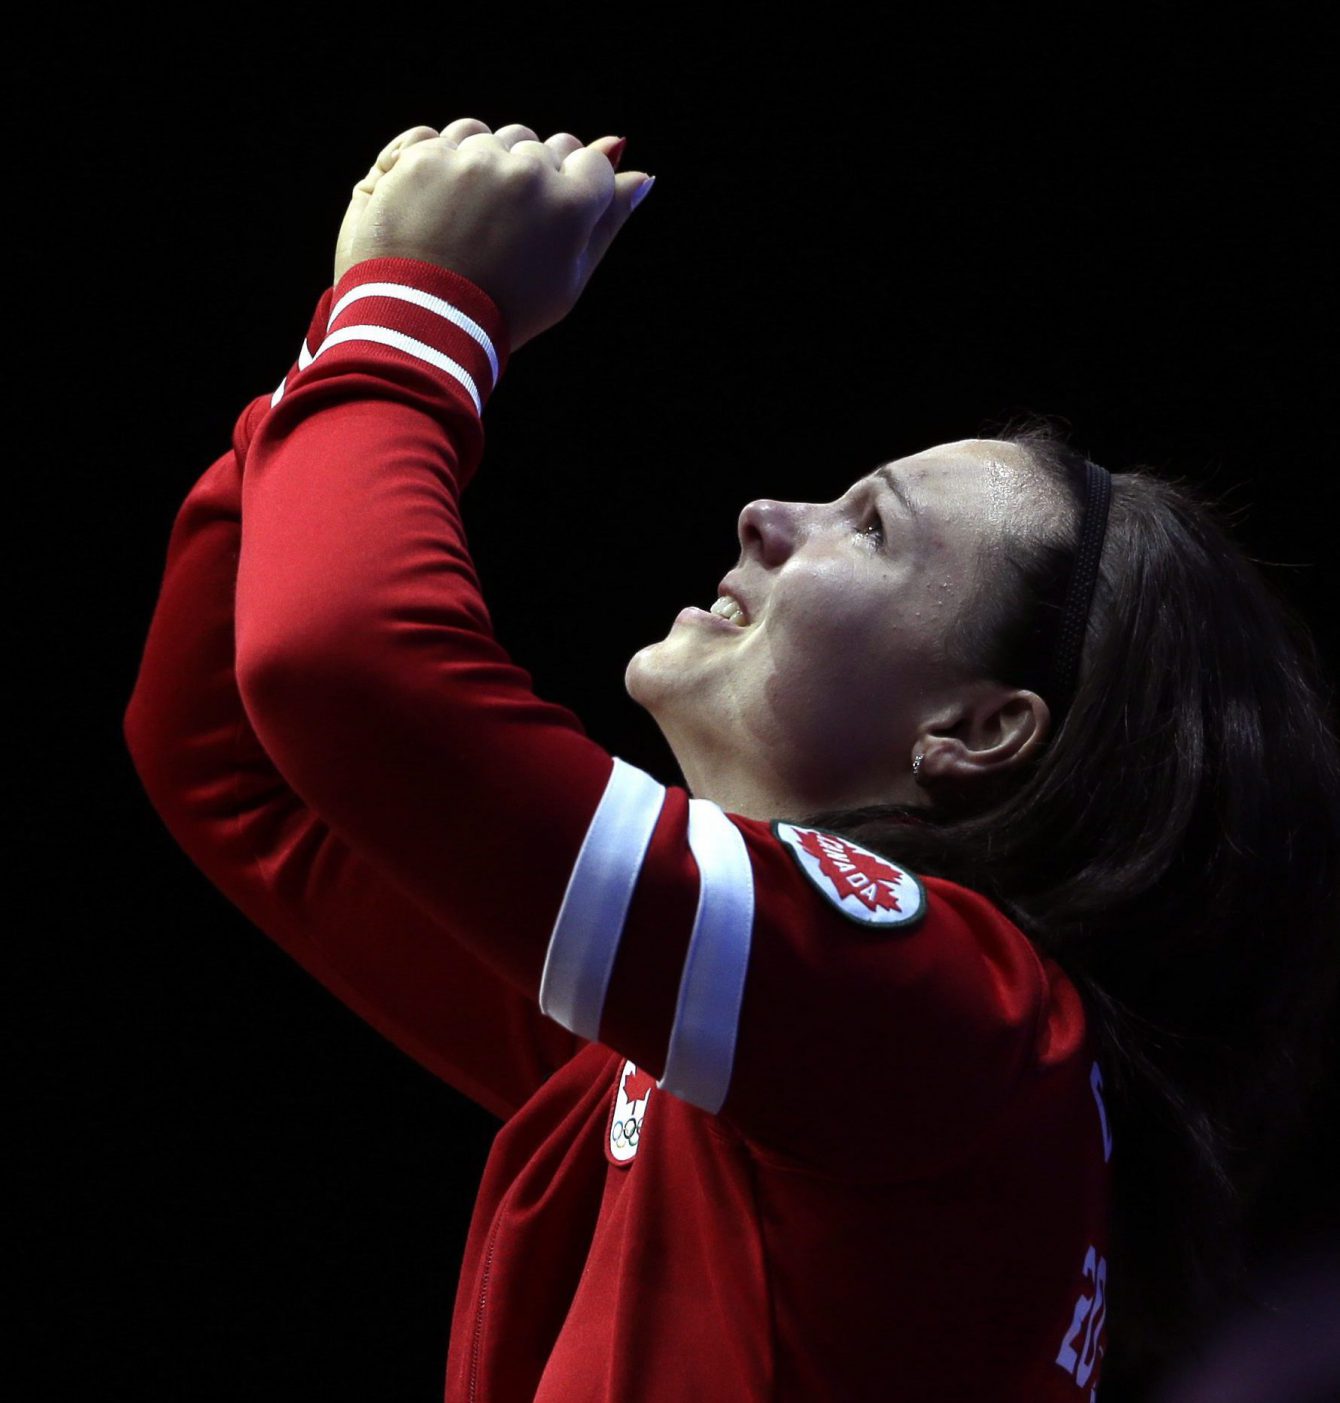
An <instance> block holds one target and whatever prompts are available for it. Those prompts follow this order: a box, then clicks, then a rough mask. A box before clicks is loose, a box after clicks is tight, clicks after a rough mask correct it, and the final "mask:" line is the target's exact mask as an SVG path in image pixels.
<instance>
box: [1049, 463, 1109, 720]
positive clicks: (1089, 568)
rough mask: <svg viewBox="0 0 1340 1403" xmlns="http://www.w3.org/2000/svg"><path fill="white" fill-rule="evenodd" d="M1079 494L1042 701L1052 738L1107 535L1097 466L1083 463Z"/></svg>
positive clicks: (1068, 696)
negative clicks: (1075, 540)
mask: <svg viewBox="0 0 1340 1403" xmlns="http://www.w3.org/2000/svg"><path fill="white" fill-rule="evenodd" d="M1080 490H1081V492H1082V494H1083V499H1084V506H1083V515H1082V516H1081V518H1080V526H1079V545H1078V546H1077V547H1076V548H1075V563H1074V566H1073V567H1072V568H1071V572H1070V586H1069V588H1068V590H1067V591H1066V600H1065V608H1064V610H1063V611H1062V614H1061V624H1060V628H1059V629H1058V630H1057V635H1056V649H1055V651H1054V653H1053V654H1052V665H1051V670H1050V672H1049V673H1048V683H1047V691H1046V692H1045V693H1044V695H1043V700H1044V701H1045V702H1046V703H1047V707H1048V710H1050V712H1051V715H1052V734H1053V735H1055V734H1056V732H1057V731H1058V730H1059V729H1060V725H1061V721H1062V720H1063V719H1064V717H1065V715H1066V713H1067V712H1068V711H1069V710H1070V703H1071V701H1072V699H1073V698H1074V695H1075V679H1076V673H1077V672H1078V670H1079V655H1080V650H1081V649H1082V648H1083V646H1084V631H1085V629H1086V627H1087V626H1088V622H1089V605H1090V604H1091V603H1092V601H1093V587H1094V584H1095V582H1096V581H1097V579H1098V560H1099V557H1100V556H1101V555H1102V553H1103V537H1104V536H1105V535H1106V534H1107V509H1108V505H1109V503H1110V502H1111V500H1112V474H1111V473H1110V472H1108V470H1107V469H1106V468H1100V467H1099V466H1098V464H1097V463H1091V462H1089V460H1088V459H1087V458H1086V459H1085V461H1084V476H1083V478H1082V480H1081V484H1080Z"/></svg>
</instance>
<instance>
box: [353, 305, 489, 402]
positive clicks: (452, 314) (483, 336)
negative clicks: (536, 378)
mask: <svg viewBox="0 0 1340 1403" xmlns="http://www.w3.org/2000/svg"><path fill="white" fill-rule="evenodd" d="M360 297H396V298H399V300H400V301H402V302H412V303H413V304H414V305H415V306H416V307H422V308H423V309H424V310H425V311H427V312H436V313H437V315H438V316H439V317H442V318H443V319H444V320H446V321H449V322H451V323H452V324H453V325H454V326H458V327H460V329H461V330H462V331H463V332H465V334H466V335H467V336H469V337H471V338H472V339H473V340H474V341H476V342H478V343H479V346H480V348H481V349H482V350H483V352H484V354H485V355H486V356H487V357H488V358H489V366H490V367H491V368H492V370H493V383H494V384H495V385H496V384H497V383H498V353H497V351H495V350H494V347H493V340H492V338H491V337H490V336H489V334H488V332H487V331H485V330H484V328H483V327H482V326H480V324H479V323H478V322H477V321H476V320H475V319H474V318H473V317H470V316H467V315H466V314H465V313H464V312H462V311H461V309H460V308H459V307H453V306H452V305H451V303H450V302H447V301H444V300H443V299H442V298H441V297H437V296H434V294H433V293H431V292H424V291H422V290H421V289H420V288H417V287H409V286H408V285H406V284H405V283H364V284H363V285H362V286H361V287H354V288H350V289H349V291H348V292H346V293H345V294H344V296H343V297H341V298H340V300H339V301H338V302H337V303H336V304H335V305H334V307H332V308H331V310H330V317H329V318H328V319H327V321H326V329H327V331H329V330H330V328H331V327H332V326H333V325H334V323H335V318H336V317H338V316H339V315H340V313H341V312H342V311H344V309H345V308H346V307H347V306H349V304H350V303H351V302H357V301H358V299H359V298H360Z"/></svg>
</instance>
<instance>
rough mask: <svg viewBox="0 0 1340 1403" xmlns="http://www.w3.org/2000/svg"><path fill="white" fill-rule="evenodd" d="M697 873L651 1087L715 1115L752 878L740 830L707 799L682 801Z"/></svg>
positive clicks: (727, 1060)
mask: <svg viewBox="0 0 1340 1403" xmlns="http://www.w3.org/2000/svg"><path fill="white" fill-rule="evenodd" d="M689 846H690V848H691V849H692V850H693V857H694V861H695V862H697V864H698V870H699V872H700V873H701V874H702V879H701V883H700V885H699V888H698V910H697V913H696V915H695V916H694V920H693V934H692V935H691V936H690V938H689V953H688V956H687V957H686V959H685V961H684V973H683V975H682V977H681V978H680V981H679V1002H678V1004H677V1005H676V1007H675V1022H674V1027H673V1029H672V1030H671V1033H670V1048H669V1052H668V1054H667V1057H666V1062H665V1075H664V1076H663V1077H661V1079H660V1080H659V1081H658V1082H657V1083H656V1085H657V1086H658V1087H662V1088H664V1089H665V1090H666V1091H669V1092H671V1093H672V1094H673V1095H675V1096H678V1097H679V1098H680V1099H681V1100H683V1101H688V1102H690V1103H691V1104H693V1105H695V1106H699V1107H701V1108H702V1109H703V1110H704V1111H709V1112H711V1114H713V1115H715V1114H716V1113H717V1112H718V1111H719V1110H720V1109H721V1106H722V1103H723V1102H724V1101H725V1099H726V1093H727V1091H728V1090H729V1089H730V1079H731V1072H732V1070H733V1068H734V1065H735V1041H736V1036H737V1034H738V1031H739V1026H740V1007H741V1005H742V1003H743V1001H744V981H745V975H746V973H747V972H748V969H749V946H750V941H751V939H752V935H753V927H754V873H753V868H752V865H751V864H750V861H749V852H748V850H747V849H746V847H745V843H744V837H743V835H742V834H741V833H740V830H739V829H738V828H737V827H736V826H735V825H734V824H733V823H732V822H731V821H730V819H729V818H727V817H726V814H725V812H724V810H722V809H721V807H720V806H719V805H717V804H714V803H712V802H711V801H710V800H708V799H690V800H689Z"/></svg>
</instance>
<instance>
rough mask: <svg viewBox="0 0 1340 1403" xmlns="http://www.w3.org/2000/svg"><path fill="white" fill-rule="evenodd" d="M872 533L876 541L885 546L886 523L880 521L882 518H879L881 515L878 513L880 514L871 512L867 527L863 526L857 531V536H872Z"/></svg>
mask: <svg viewBox="0 0 1340 1403" xmlns="http://www.w3.org/2000/svg"><path fill="white" fill-rule="evenodd" d="M872 533H873V534H874V536H875V539H876V540H877V541H878V542H879V543H880V544H883V541H884V523H883V521H881V520H880V516H879V513H878V512H871V513H870V515H869V517H868V518H867V520H866V523H865V525H863V526H862V527H861V528H860V529H859V530H858V531H857V533H856V534H857V535H858V536H868V535H870V534H872Z"/></svg>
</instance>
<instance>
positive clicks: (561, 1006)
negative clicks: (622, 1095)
mask: <svg viewBox="0 0 1340 1403" xmlns="http://www.w3.org/2000/svg"><path fill="white" fill-rule="evenodd" d="M664 801H665V786H664V785H663V784H658V783H657V782H656V780H654V779H653V778H652V777H651V776H650V775H649V774H647V772H646V771H645V770H640V769H638V767H637V766H636V765H630V764H629V763H628V762H627V761H626V760H620V759H619V757H618V756H617V755H616V756H615V757H614V768H613V770H611V771H610V777H609V782H608V784H606V786H605V792H604V794H602V795H601V796H600V803H599V804H597V805H596V811H595V814H594V816H593V817H592V819H591V824H590V827H588V828H587V830H586V837H585V838H584V839H583V840H582V846H581V851H580V852H579V853H578V854H577V861H576V862H575V863H574V864H573V868H572V875H571V876H570V877H569V878H568V886H567V890H566V891H565V892H564V893H563V902H562V905H561V906H560V907H559V909H558V919H557V920H556V921H555V922H554V929H553V933H552V934H551V935H550V937H549V949H548V951H547V952H546V954H545V959H544V973H543V974H542V975H541V976H540V1011H541V1012H542V1013H544V1014H545V1015H547V1016H548V1017H550V1018H552V1019H553V1020H554V1021H555V1022H556V1023H561V1024H562V1025H563V1026H564V1027H565V1028H566V1029H567V1030H568V1031H569V1032H571V1033H576V1034H577V1036H578V1037H581V1038H587V1039H588V1040H590V1041H591V1042H597V1041H599V1038H600V1015H601V1012H602V1011H603V1009H604V1007H605V994H606V992H607V990H608V989H609V982H610V974H611V973H612V972H613V969H614V957H615V955H616V954H618V951H619V941H620V940H621V939H622V938H623V926H624V921H625V919H626V918H627V916H628V905H629V902H630V901H632V899H633V890H634V888H635V887H636V886H637V879H638V876H639V874H640V873H641V871H642V861H643V859H644V858H645V857H646V855H647V846H648V844H649V843H650V842H651V835H652V833H653V832H654V831H655V828H656V820H657V819H658V818H659V817H660V813H661V805H662V804H663V803H664Z"/></svg>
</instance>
